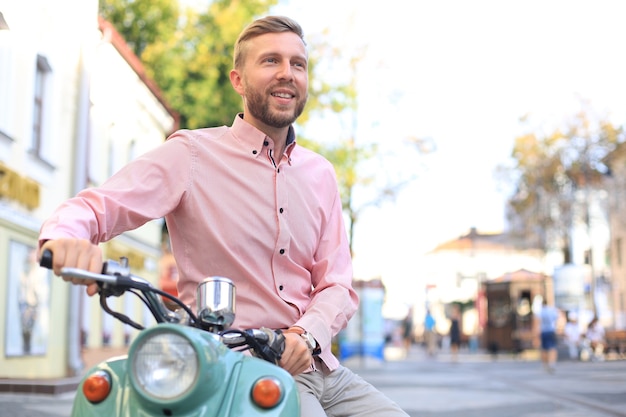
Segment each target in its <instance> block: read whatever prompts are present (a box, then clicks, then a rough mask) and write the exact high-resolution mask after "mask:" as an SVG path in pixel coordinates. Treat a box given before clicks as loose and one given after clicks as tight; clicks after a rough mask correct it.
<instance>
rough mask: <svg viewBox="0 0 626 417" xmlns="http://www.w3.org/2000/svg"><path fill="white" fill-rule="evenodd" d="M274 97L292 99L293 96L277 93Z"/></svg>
mask: <svg viewBox="0 0 626 417" xmlns="http://www.w3.org/2000/svg"><path fill="white" fill-rule="evenodd" d="M272 95H273V96H275V97H280V98H291V94H286V93H275V94H272Z"/></svg>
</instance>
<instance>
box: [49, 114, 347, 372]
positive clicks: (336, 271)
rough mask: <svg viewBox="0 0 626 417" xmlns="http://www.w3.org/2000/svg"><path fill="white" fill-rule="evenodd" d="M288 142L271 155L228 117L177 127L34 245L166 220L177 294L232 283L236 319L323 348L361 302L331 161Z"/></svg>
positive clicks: (62, 210)
mask: <svg viewBox="0 0 626 417" xmlns="http://www.w3.org/2000/svg"><path fill="white" fill-rule="evenodd" d="M289 136H290V139H289V141H291V142H292V143H291V144H289V145H288V147H287V149H286V151H285V155H284V156H283V158H282V160H281V161H276V163H275V162H274V161H273V158H272V150H273V147H274V145H273V141H272V140H271V139H270V138H269V137H267V136H265V134H264V133H262V132H261V131H259V130H257V129H256V128H254V127H253V126H251V125H250V124H248V123H246V122H245V121H244V120H243V119H242V118H241V117H239V116H237V117H235V121H234V123H233V126H232V127H230V128H229V127H226V126H223V127H217V128H210V129H198V130H181V131H178V132H176V133H174V134H173V135H172V136H171V137H170V138H168V140H167V141H166V142H165V143H163V144H162V145H161V146H159V147H157V148H156V149H154V150H152V151H150V152H148V153H147V154H145V155H143V156H141V157H139V158H137V159H136V160H134V161H133V162H131V163H130V164H128V165H127V166H126V167H124V168H122V169H121V170H120V171H119V172H118V173H116V174H115V175H113V176H112V177H111V178H110V179H109V180H107V181H106V182H105V183H104V184H102V186H101V187H98V188H90V189H86V190H83V191H82V192H80V193H79V194H78V195H77V196H76V197H75V198H72V199H70V200H68V201H67V202H65V203H63V204H62V205H61V206H60V207H59V208H58V209H57V210H56V211H55V212H54V213H53V215H52V216H51V217H50V218H49V219H48V220H47V221H46V222H45V223H44V225H43V226H42V229H41V234H40V241H43V240H48V239H56V238H60V237H79V238H86V239H90V240H91V241H92V242H94V243H98V242H103V241H107V240H109V239H111V238H113V237H115V236H117V235H119V234H121V233H123V232H124V231H126V230H131V229H134V228H137V227H139V226H141V225H143V224H144V223H145V222H147V221H149V220H152V219H159V218H162V217H165V218H166V221H167V225H168V230H169V233H170V237H171V241H172V250H173V252H174V255H175V257H176V261H177V265H178V268H179V274H180V278H179V284H178V290H179V294H180V297H181V298H182V300H183V301H184V302H185V303H186V304H189V305H192V306H194V307H195V289H196V286H197V284H198V283H199V282H200V281H202V279H204V278H205V277H207V276H214V275H219V276H225V277H228V278H230V279H232V280H233V281H234V282H235V285H236V287H237V289H236V291H237V293H236V294H237V299H236V309H237V310H236V321H235V323H234V325H233V326H234V327H239V328H252V327H260V326H266V327H270V328H286V327H289V326H292V325H298V326H300V327H302V328H304V329H306V330H307V331H309V332H310V333H311V334H313V335H314V336H315V338H316V340H317V341H318V343H319V344H320V346H321V347H322V354H321V355H320V357H321V359H322V360H323V361H324V362H325V363H326V365H327V366H328V367H329V368H330V369H335V368H336V367H337V366H338V363H339V362H338V360H337V359H336V358H335V357H334V356H333V355H332V353H331V351H330V343H331V338H332V336H334V335H336V334H337V333H338V332H339V330H341V329H342V328H344V327H345V326H346V324H347V322H348V320H349V319H350V317H352V315H353V314H354V312H355V311H356V308H357V305H358V297H357V295H356V293H355V291H354V290H353V288H352V263H351V257H350V252H349V245H348V241H347V233H346V229H345V226H344V222H343V215H342V207H341V200H340V198H339V193H338V190H337V183H336V179H335V172H334V169H333V167H332V165H331V164H330V163H329V162H328V161H327V160H326V159H324V158H322V157H321V156H320V155H318V154H316V153H314V152H311V151H309V150H307V149H305V148H302V147H299V146H297V145H296V144H295V141H293V139H294V135H293V129H292V128H291V129H290V135H289Z"/></svg>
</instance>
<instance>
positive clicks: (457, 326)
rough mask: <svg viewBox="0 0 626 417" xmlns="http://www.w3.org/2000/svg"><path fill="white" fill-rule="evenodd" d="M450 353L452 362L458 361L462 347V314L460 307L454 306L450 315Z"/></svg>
mask: <svg viewBox="0 0 626 417" xmlns="http://www.w3.org/2000/svg"><path fill="white" fill-rule="evenodd" d="M448 334H449V336H450V353H451V354H452V362H457V361H458V356H459V349H460V348H461V315H460V313H459V309H458V307H456V306H455V307H454V308H453V310H452V315H451V316H450V330H449V331H448Z"/></svg>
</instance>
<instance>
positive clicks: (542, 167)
mask: <svg viewBox="0 0 626 417" xmlns="http://www.w3.org/2000/svg"><path fill="white" fill-rule="evenodd" d="M623 139H624V138H623V131H622V129H621V128H616V127H614V126H613V125H611V123H609V122H608V121H606V120H605V119H603V118H597V117H592V115H591V112H590V110H589V109H585V108H584V107H583V108H582V109H581V110H580V112H578V113H577V114H575V115H574V116H572V117H571V118H570V119H569V120H568V121H566V123H565V125H564V127H562V128H557V129H554V130H552V131H550V132H548V133H543V132H540V131H530V132H528V133H526V134H524V135H521V136H519V137H517V138H516V139H515V145H514V148H513V152H512V159H513V161H514V164H515V166H514V168H513V171H514V172H515V173H516V175H517V179H516V183H515V190H514V193H513V195H512V196H511V198H510V199H509V201H508V209H509V210H508V215H509V225H510V227H511V229H512V232H513V233H517V234H518V235H520V236H523V237H524V240H526V241H527V242H531V243H532V244H534V245H536V246H538V247H541V248H543V249H544V250H549V249H559V250H561V251H562V253H563V257H564V261H565V262H566V263H567V262H570V261H571V237H570V233H571V231H572V227H573V226H574V225H575V224H585V225H588V224H589V213H590V210H589V204H590V198H591V197H592V196H593V195H594V193H595V192H597V191H598V190H600V189H601V188H602V187H603V177H604V176H605V175H606V174H607V168H606V166H605V165H604V163H603V159H604V158H605V157H606V155H608V153H609V152H611V151H612V150H613V149H614V148H615V145H616V144H617V143H619V142H622V141H623ZM553 242H558V245H559V246H558V248H553V247H551V244H552V243H553Z"/></svg>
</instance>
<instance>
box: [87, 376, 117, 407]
mask: <svg viewBox="0 0 626 417" xmlns="http://www.w3.org/2000/svg"><path fill="white" fill-rule="evenodd" d="M110 392H111V375H109V373H108V372H106V371H102V370H100V371H96V372H94V373H92V374H91V375H89V376H88V377H87V378H85V380H84V381H83V395H84V396H85V398H87V400H89V402H91V403H94V404H95V403H99V402H101V401H103V400H104V399H106V397H108V396H109V393H110Z"/></svg>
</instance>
